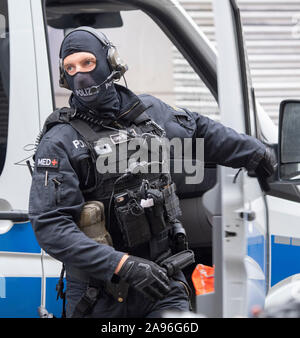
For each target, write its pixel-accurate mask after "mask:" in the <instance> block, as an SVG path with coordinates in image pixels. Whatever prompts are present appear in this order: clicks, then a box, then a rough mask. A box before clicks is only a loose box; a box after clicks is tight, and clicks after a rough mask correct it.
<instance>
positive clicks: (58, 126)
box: [29, 85, 265, 317]
mask: <svg viewBox="0 0 300 338" xmlns="http://www.w3.org/2000/svg"><path fill="white" fill-rule="evenodd" d="M116 88H117V91H118V93H119V95H120V96H121V97H122V102H123V105H124V106H126V112H125V113H124V114H121V115H120V116H121V118H120V119H118V121H117V123H116V121H114V122H113V123H112V124H107V125H110V126H111V127H112V126H113V128H110V129H109V128H106V127H105V123H104V124H103V123H102V124H101V123H100V124H97V123H95V120H93V119H92V118H90V119H88V118H87V117H86V118H84V116H86V114H80V112H79V113H78V112H77V114H74V113H72V110H70V109H61V110H58V111H55V112H54V113H53V114H52V115H51V116H50V117H49V118H48V120H47V121H46V123H45V126H44V129H43V137H42V138H41V140H40V142H39V145H38V149H37V151H36V154H35V169H34V173H33V179H32V186H31V192H30V204H29V214H30V220H31V224H32V226H33V229H34V232H35V235H36V238H37V240H38V242H39V244H40V246H41V247H42V248H43V249H44V250H45V251H46V252H47V253H48V254H49V255H51V256H52V257H54V258H56V259H58V260H60V261H62V262H63V263H64V265H65V267H66V278H67V292H66V294H67V316H72V314H74V309H75V308H76V304H77V303H78V301H79V300H80V299H81V297H82V295H83V294H84V292H85V291H86V288H87V287H88V285H89V282H90V278H92V279H93V281H96V283H97V281H98V282H99V283H98V284H97V288H98V290H99V293H98V294H97V301H96V303H95V304H94V306H93V308H92V309H91V311H90V313H89V314H86V316H90V317H147V316H148V317H151V316H152V317H155V316H158V315H159V313H160V312H161V311H162V310H166V309H169V310H180V311H188V310H189V295H188V293H189V290H188V288H187V285H186V281H185V279H184V276H183V274H182V273H181V272H179V273H177V274H176V275H175V276H173V278H171V279H170V283H171V284H170V287H171V291H170V292H169V294H168V295H167V296H166V297H165V298H164V299H162V300H158V301H156V302H152V301H149V300H148V299H146V298H145V299H144V296H143V295H142V294H141V293H139V292H138V291H137V290H135V289H134V288H131V287H129V289H128V290H127V293H126V297H124V298H122V297H117V298H116V297H115V298H114V297H113V296H112V295H111V294H110V292H109V291H108V290H107V288H106V283H110V282H111V280H112V277H113V276H114V271H115V268H116V266H117V265H118V263H119V261H120V260H121V258H122V257H123V255H124V252H128V253H129V254H134V255H137V256H139V257H143V258H146V259H151V260H154V261H156V260H157V259H159V257H161V256H162V255H163V254H164V253H165V252H168V249H169V247H170V246H171V245H172V240H171V241H170V238H166V236H165V234H166V233H167V237H168V236H169V234H170V227H167V228H166V229H167V230H166V231H163V230H164V229H161V230H162V231H161V233H159V236H154V237H153V236H152V235H151V231H150V234H147V229H145V231H144V233H143V236H145V238H144V240H141V241H140V242H137V245H133V246H130V245H128V243H126V245H125V243H124V233H123V232H122V229H121V228H120V224H119V223H118V219H117V218H116V216H115V212H114V211H115V209H114V208H112V210H109V207H110V205H109V202H111V196H112V190H113V189H114V193H117V192H122V191H128V188H129V187H132V186H133V185H134V184H132V182H135V183H136V185H141V182H142V180H143V177H146V176H145V175H146V174H143V175H140V176H135V175H133V176H130V175H129V176H130V177H129V178H128V180H127V181H126V182H122V184H123V186H122V184H121V185H120V186H117V187H116V186H114V182H115V181H116V180H117V179H118V178H119V177H120V175H121V174H111V175H110V174H100V173H99V172H98V171H97V169H96V158H95V157H97V156H96V155H95V151H94V150H93V149H92V147H91V142H90V141H89V140H87V139H86V138H85V137H84V136H83V135H82V134H83V132H82V133H81V132H80V128H82V126H84V125H85V126H88V128H91V129H92V130H93V131H94V133H95V135H96V136H97V135H98V136H99V135H100V138H101V137H102V136H103V134H101V133H103V132H105V133H108V134H105V135H106V136H108V137H109V136H112V135H115V134H116V130H117V129H118V128H120V129H122V130H127V131H128V130H133V129H134V130H136V131H137V132H138V131H139V128H140V129H141V130H142V131H143V132H145V133H147V132H149V133H150V134H151V133H153V134H155V135H156V136H158V137H159V135H160V133H162V134H161V136H166V137H167V138H169V139H172V138H174V137H178V138H180V139H184V138H192V139H193V140H195V139H196V138H204V147H205V150H204V153H205V162H211V163H217V164H220V165H225V166H230V167H233V168H240V167H245V168H246V169H248V170H254V169H255V168H256V167H257V166H258V164H259V163H260V161H261V160H262V159H263V157H264V153H265V146H264V145H263V144H262V143H261V142H259V141H258V140H257V139H255V138H252V137H249V136H247V135H242V134H238V133H237V132H235V131H234V130H232V129H230V128H226V127H224V126H223V125H221V124H220V123H217V122H215V121H213V120H211V119H209V118H207V117H205V116H202V115H199V114H197V113H193V112H191V111H189V110H187V109H175V108H173V107H171V106H169V105H167V104H165V103H164V102H162V101H160V100H159V99H157V98H155V97H153V96H150V95H140V96H136V95H135V94H134V93H132V92H131V91H130V90H128V89H127V88H124V87H122V86H118V85H116ZM125 103H126V104H125ZM128 107H130V108H129V109H128ZM70 112H71V113H70ZM78 121H79V122H78ZM74 122H75V123H74ZM76 123H77V125H76ZM78 125H81V127H80V128H77V127H78ZM101 135H102V136H101ZM96 136H95V137H96ZM147 179H148V180H151V179H152V178H151V177H149V176H147ZM155 179H156V178H155V177H154V180H155ZM168 183H169V184H170V183H172V182H168ZM122 189H123V190H122ZM91 200H96V201H102V202H103V203H104V205H105V213H106V218H107V219H108V217H107V216H108V212H110V215H109V222H110V224H109V233H110V235H111V237H112V241H113V246H110V245H106V244H99V243H97V242H96V241H94V240H93V239H91V238H89V237H88V236H86V235H85V234H84V233H83V232H82V231H81V230H80V229H79V227H78V221H79V218H80V214H81V210H82V207H83V205H84V203H85V202H86V201H91ZM173 216H174V219H176V215H173ZM168 221H170V219H169V220H168ZM169 223H170V222H169ZM169 223H168V226H170V224H169ZM145 234H146V235H145ZM161 234H164V236H161ZM138 235H139V234H138ZM138 237H139V236H138ZM160 240H162V242H159V241H160ZM149 243H151V245H150V244H149ZM157 243H158V245H156V244H157ZM153 248H154V249H153Z"/></svg>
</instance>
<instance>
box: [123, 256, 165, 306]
mask: <svg viewBox="0 0 300 338" xmlns="http://www.w3.org/2000/svg"><path fill="white" fill-rule="evenodd" d="M118 276H119V277H120V278H121V279H124V280H125V281H126V282H127V283H128V284H129V285H131V286H133V287H134V288H135V289H136V290H138V291H140V292H142V293H143V294H144V295H145V296H146V297H148V298H149V299H150V300H152V301H155V300H157V299H163V298H164V296H165V295H166V294H167V293H168V292H169V291H170V287H169V283H170V281H169V278H168V276H167V273H166V270H165V269H164V268H162V267H160V266H159V265H157V264H155V263H154V262H151V261H149V260H146V259H143V258H140V257H135V256H129V257H128V258H127V260H126V261H125V262H124V263H123V265H122V267H121V269H120V271H119V272H118Z"/></svg>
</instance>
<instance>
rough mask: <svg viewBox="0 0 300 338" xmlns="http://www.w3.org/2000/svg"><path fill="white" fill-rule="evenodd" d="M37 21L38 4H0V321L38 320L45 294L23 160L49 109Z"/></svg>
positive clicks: (5, 0) (25, 0) (11, 0)
mask: <svg viewBox="0 0 300 338" xmlns="http://www.w3.org/2000/svg"><path fill="white" fill-rule="evenodd" d="M38 18H39V19H38ZM38 20H41V21H42V20H43V16H42V9H41V1H30V0H23V1H18V0H9V1H8V0H0V317H38V312H37V308H38V306H39V305H40V304H41V296H43V295H45V294H46V291H45V290H46V289H45V288H44V285H43V279H42V278H41V277H42V267H41V256H42V252H41V248H40V246H39V245H38V243H37V241H36V239H35V236H34V233H33V230H32V227H31V224H30V222H29V221H28V215H27V212H28V211H27V210H28V197H29V190H30V184H31V175H30V172H29V170H28V169H29V167H28V166H27V164H26V161H27V160H29V161H30V160H31V157H32V155H33V152H34V142H35V139H36V137H37V135H38V133H39V131H40V127H41V116H40V114H39V111H40V110H43V111H44V113H45V114H48V113H49V112H50V110H51V109H52V103H51V91H50V90H49V89H50V81H49V79H48V78H49V72H48V78H47V76H45V73H44V72H46V71H45V70H44V69H43V68H44V67H45V68H46V69H47V65H46V63H47V58H45V55H44V54H45V53H47V49H46V48H45V47H44V46H42V45H41V44H40V41H42V40H43V38H42V37H43V34H44V27H43V26H41V24H39V23H38ZM44 43H45V42H44ZM31 163H32V161H31ZM45 270H47V266H45ZM57 274H59V271H58V272H57ZM54 292H55V285H54ZM51 296H52V295H51Z"/></svg>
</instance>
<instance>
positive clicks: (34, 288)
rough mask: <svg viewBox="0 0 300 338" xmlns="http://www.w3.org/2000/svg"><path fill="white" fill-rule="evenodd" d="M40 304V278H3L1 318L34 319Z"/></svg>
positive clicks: (0, 300) (0, 303)
mask: <svg viewBox="0 0 300 338" xmlns="http://www.w3.org/2000/svg"><path fill="white" fill-rule="evenodd" d="M40 303H41V278H39V277H6V278H5V298H0V317H1V318H36V317H38V312H37V309H38V306H39V305H40Z"/></svg>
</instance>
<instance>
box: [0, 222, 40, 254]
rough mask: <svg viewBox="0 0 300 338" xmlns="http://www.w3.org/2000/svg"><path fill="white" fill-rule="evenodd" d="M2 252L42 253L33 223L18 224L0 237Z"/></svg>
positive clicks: (0, 249)
mask: <svg viewBox="0 0 300 338" xmlns="http://www.w3.org/2000/svg"><path fill="white" fill-rule="evenodd" d="M0 251H10V252H29V253H40V252H41V248H40V246H39V245H38V242H37V240H36V238H35V235H34V232H33V229H32V227H31V223H29V222H27V223H17V224H15V225H14V226H13V227H12V228H11V229H10V230H9V231H8V232H7V233H5V234H2V235H0Z"/></svg>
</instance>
